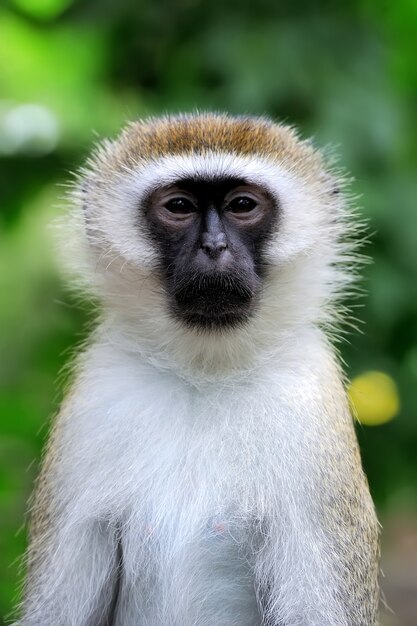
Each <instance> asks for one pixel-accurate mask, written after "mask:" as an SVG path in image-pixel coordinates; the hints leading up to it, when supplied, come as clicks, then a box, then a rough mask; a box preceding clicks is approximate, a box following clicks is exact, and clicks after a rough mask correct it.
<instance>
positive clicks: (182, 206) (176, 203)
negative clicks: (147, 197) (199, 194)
mask: <svg viewBox="0 0 417 626" xmlns="http://www.w3.org/2000/svg"><path fill="white" fill-rule="evenodd" d="M164 206H165V208H166V209H167V211H169V212H170V213H174V214H175V215H190V214H191V213H195V212H196V211H197V207H196V206H195V205H194V204H193V203H192V202H191V200H189V199H188V198H183V197H178V198H171V200H168V202H166V204H165V205H164Z"/></svg>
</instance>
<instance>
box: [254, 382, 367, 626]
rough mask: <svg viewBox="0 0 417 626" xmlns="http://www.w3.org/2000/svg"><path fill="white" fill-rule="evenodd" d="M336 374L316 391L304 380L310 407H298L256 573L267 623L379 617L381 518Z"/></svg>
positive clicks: (338, 624)
mask: <svg viewBox="0 0 417 626" xmlns="http://www.w3.org/2000/svg"><path fill="white" fill-rule="evenodd" d="M331 374H332V376H331V377H330V378H327V381H329V380H334V381H336V382H335V383H334V384H333V385H332V388H329V384H328V382H327V387H325V388H322V389H321V390H320V394H319V395H320V397H319V398H317V397H311V396H310V398H308V393H307V394H306V389H305V388H304V396H306V398H305V399H306V400H307V402H306V404H305V410H306V411H307V407H308V410H309V414H308V417H307V418H305V417H303V415H302V413H301V408H302V407H301V406H300V407H299V409H298V410H297V411H296V413H295V414H294V415H293V419H294V422H293V423H292V424H291V425H289V428H291V429H292V430H293V434H292V437H293V440H292V443H291V444H290V447H289V448H288V451H287V452H288V456H290V457H291V462H288V459H287V462H284V463H282V465H281V466H280V470H279V471H280V477H279V480H280V481H281V484H282V485H283V487H284V489H283V490H284V494H285V495H284V501H283V502H282V503H281V504H282V506H281V510H280V511H279V512H278V515H277V514H274V512H273V511H271V514H270V515H269V516H268V515H267V516H266V517H265V520H264V524H263V527H262V529H261V534H262V547H261V549H260V550H259V553H258V555H257V562H256V577H257V585H258V595H259V603H260V605H261V607H262V611H263V614H264V620H265V624H266V625H268V626H292V625H293V624H303V625H306V626H307V625H308V626H377V624H378V604H379V591H378V572H379V545H378V523H377V519H376V516H375V511H374V507H373V503H372V500H371V497H370V494H369V489H368V484H367V481H366V478H365V476H364V473H363V471H362V466H361V460H360V456H359V450H358V444H357V440H356V435H355V432H354V427H353V421H352V417H351V415H350V411H349V408H348V404H347V399H346V396H345V392H344V390H343V387H342V384H341V382H340V380H339V379H340V375H335V372H331ZM294 394H295V397H297V402H298V403H299V404H300V405H301V404H302V402H304V400H302V401H301V402H300V398H301V397H302V396H301V395H298V394H297V390H296V389H294ZM320 407H321V408H320ZM304 415H305V414H304Z"/></svg>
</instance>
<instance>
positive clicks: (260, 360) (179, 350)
mask: <svg viewBox="0 0 417 626" xmlns="http://www.w3.org/2000/svg"><path fill="white" fill-rule="evenodd" d="M97 339H98V340H99V341H100V342H103V341H104V342H105V343H107V344H109V343H110V344H111V345H113V346H114V347H115V348H116V349H118V350H123V351H124V352H126V353H128V354H129V355H131V356H133V357H134V358H138V359H140V360H142V361H146V362H148V363H150V364H151V365H153V366H154V367H156V368H157V369H159V370H162V371H171V372H174V373H175V374H176V375H178V376H180V377H181V378H184V379H187V380H189V381H190V382H192V383H193V384H195V385H199V384H200V383H205V382H211V381H213V382H217V381H222V380H224V379H225V378H227V379H229V380H233V379H237V380H241V379H242V378H245V377H246V376H253V375H254V373H256V371H258V370H262V369H263V368H265V367H269V366H271V365H272V366H273V367H274V368H277V367H282V368H285V369H293V367H294V366H295V365H296V364H297V363H300V361H303V358H304V357H305V355H306V352H307V351H312V352H314V350H315V346H317V345H318V343H320V344H321V345H323V344H325V343H327V340H326V338H325V336H324V335H323V333H322V332H321V331H320V330H318V329H317V328H314V327H308V328H304V329H303V331H300V330H297V331H296V330H295V329H287V330H286V331H284V330H283V331H282V332H280V333H279V332H271V331H270V332H266V331H265V332H262V331H261V330H260V329H257V328H256V327H253V326H251V325H250V324H249V325H248V326H247V327H244V326H243V327H242V328H236V329H231V330H230V331H227V332H226V331H225V332H207V333H201V332H192V331H190V330H189V329H188V328H185V327H184V328H182V327H181V326H179V325H175V326H174V324H171V325H170V326H169V328H164V327H163V325H161V326H160V327H159V328H157V329H154V330H153V332H150V329H149V327H148V328H147V329H146V330H145V328H144V327H143V325H142V324H140V325H136V326H134V327H132V326H129V325H126V324H120V323H119V322H116V321H115V319H105V320H103V322H102V324H101V325H100V326H99V327H98V329H97Z"/></svg>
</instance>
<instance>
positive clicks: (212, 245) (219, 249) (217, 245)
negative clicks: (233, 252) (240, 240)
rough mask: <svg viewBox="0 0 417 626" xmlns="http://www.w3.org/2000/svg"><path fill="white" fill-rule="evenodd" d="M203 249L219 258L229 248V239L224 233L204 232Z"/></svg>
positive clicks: (214, 257) (209, 254) (211, 255)
mask: <svg viewBox="0 0 417 626" xmlns="http://www.w3.org/2000/svg"><path fill="white" fill-rule="evenodd" d="M201 249H202V250H203V251H204V252H205V253H206V254H207V256H209V257H210V258H212V259H217V258H218V257H219V256H220V255H221V254H222V253H223V252H224V251H225V250H227V241H226V236H225V234H224V233H217V234H216V235H214V236H213V235H210V234H209V233H204V234H203V236H202V240H201Z"/></svg>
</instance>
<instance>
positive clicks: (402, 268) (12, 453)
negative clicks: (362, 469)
mask: <svg viewBox="0 0 417 626" xmlns="http://www.w3.org/2000/svg"><path fill="white" fill-rule="evenodd" d="M416 32H417V4H416V3H415V2H414V0H398V1H397V2H395V3H394V2H393V3H380V2H376V0H361V1H360V0H352V1H350V2H347V1H345V2H330V0H320V1H319V2H315V3H308V2H306V1H305V0H292V1H290V0H283V1H280V2H276V0H258V2H256V3H254V2H250V1H249V0H239V1H237V0H228V1H227V2H224V1H223V0H211V1H210V2H203V1H202V0H174V1H168V0H162V1H160V2H153V1H152V0H142V2H137V1H136V0H120V1H118V2H111V1H110V0H84V1H81V0H78V1H77V0H72V1H71V0H9V1H8V2H7V1H6V2H5V3H3V4H2V5H1V8H0V193H1V194H2V198H1V205H0V293H1V300H0V355H1V357H0V376H1V384H2V389H1V393H0V414H1V431H0V553H1V554H2V557H3V559H2V563H1V565H0V578H1V583H0V614H6V613H7V612H8V611H9V610H10V607H11V602H12V597H13V592H14V589H15V587H16V580H17V577H18V562H17V561H16V559H17V557H18V555H19V554H21V553H22V551H23V547H24V543H25V538H24V533H23V532H20V534H16V533H17V531H18V529H19V527H20V526H21V525H22V522H23V519H24V512H25V509H26V499H27V497H28V494H29V492H30V490H31V486H32V481H33V477H34V475H35V473H36V463H33V459H38V458H39V455H40V450H41V446H42V443H43V441H44V438H45V434H46V432H47V423H48V419H49V417H50V416H51V414H53V412H54V411H55V409H56V406H57V404H58V403H59V399H60V395H61V385H59V384H58V385H57V384H56V380H57V373H58V372H59V370H60V369H61V368H62V366H63V364H64V363H65V362H66V360H67V359H68V356H69V353H68V349H69V347H70V346H72V345H74V343H76V342H77V341H79V340H80V339H81V337H82V333H83V330H82V329H83V324H84V322H85V320H86V317H87V315H86V313H85V312H84V311H80V309H79V307H78V306H77V305H76V304H75V302H74V301H73V300H72V299H71V297H70V296H69V294H68V293H67V292H65V291H64V289H63V286H62V282H61V280H60V279H59V278H58V272H57V268H56V263H55V261H54V258H55V256H54V253H53V246H52V243H51V238H50V235H49V231H48V229H47V224H48V223H49V222H50V221H51V219H52V216H53V215H54V214H55V213H56V211H55V210H54V208H53V207H54V206H55V205H56V204H57V203H59V201H60V200H59V197H60V195H62V188H61V187H60V186H59V185H60V183H62V182H64V181H67V180H68V178H70V175H69V172H70V171H72V170H74V169H76V168H77V167H78V166H79V165H81V164H82V162H83V160H84V158H85V156H86V154H87V153H88V150H89V148H90V146H91V144H92V143H93V142H94V141H95V140H96V136H97V135H98V136H106V135H113V134H115V133H116V132H117V131H118V129H119V128H120V126H121V125H122V124H123V123H124V122H125V120H127V119H133V118H136V117H138V116H143V115H148V114H153V113H161V112H165V111H178V110H183V109H185V110H192V109H195V108H200V109H211V110H217V109H221V110H227V111H230V112H232V113H246V112H247V113H252V114H264V113H265V114H268V115H271V116H273V117H275V118H278V119H281V120H285V121H287V122H289V123H291V124H295V125H297V126H299V127H300V128H301V130H302V132H303V134H304V135H306V136H309V135H313V134H314V136H315V140H316V143H317V144H318V145H322V146H323V145H326V144H328V143H331V144H333V145H336V147H337V151H338V152H339V154H340V157H341V158H340V163H341V165H342V166H344V167H346V168H347V169H348V170H350V171H351V172H352V174H353V176H354V177H355V179H356V180H355V182H354V184H353V192H354V193H355V194H357V195H359V196H360V197H361V200H360V204H361V205H362V206H363V213H364V215H365V216H366V217H367V218H368V219H369V221H370V231H371V232H372V233H374V234H373V235H372V237H371V243H369V244H368V245H367V246H366V252H367V253H368V254H369V255H370V256H371V257H372V258H373V260H374V262H373V264H372V265H369V267H368V268H367V270H366V277H365V283H364V286H365V288H366V290H367V291H368V292H369V295H368V297H367V298H366V299H364V300H363V302H362V304H363V306H362V307H361V308H358V309H357V311H356V315H357V317H358V318H360V319H361V320H364V321H365V326H364V327H363V330H364V334H363V335H359V336H357V335H355V336H353V337H352V338H351V343H350V344H347V343H346V344H344V345H343V346H342V351H343V355H344V358H345V359H346V362H347V364H348V370H349V374H350V375H352V376H353V375H358V374H361V373H362V372H364V371H367V370H380V371H383V372H386V373H387V374H389V375H390V376H391V377H392V378H393V379H394V380H395V382H396V383H397V385H398V388H399V394H400V401H401V407H402V409H401V413H400V415H399V416H398V417H397V418H395V419H394V420H393V421H391V422H389V423H387V424H386V425H384V426H380V427H375V428H372V429H370V428H368V429H367V428H366V427H362V428H359V436H360V441H361V445H362V449H363V456H364V462H365V466H366V468H367V471H368V475H369V479H370V484H371V488H372V491H373V493H374V494H375V496H376V498H377V502H378V504H379V506H380V507H381V508H384V507H389V506H390V505H391V503H392V502H394V501H395V502H397V501H398V500H399V499H401V497H402V496H401V494H405V495H404V497H405V498H409V499H410V498H411V497H415V495H416V494H415V491H414V492H413V491H412V490H413V485H415V484H417V483H416V479H417V464H416V461H415V450H416V449H417V419H416V418H417V415H416V413H417V409H416V407H417V211H416V207H415V198H416V197H417V179H416V176H415V171H416V164H417V142H416V134H417V128H416V125H415V122H414V117H415V97H416V89H417V64H416V63H415V33H416ZM27 468H29V469H27ZM414 489H415V487H414ZM410 494H411V495H410ZM0 623H1V618H0Z"/></svg>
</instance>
